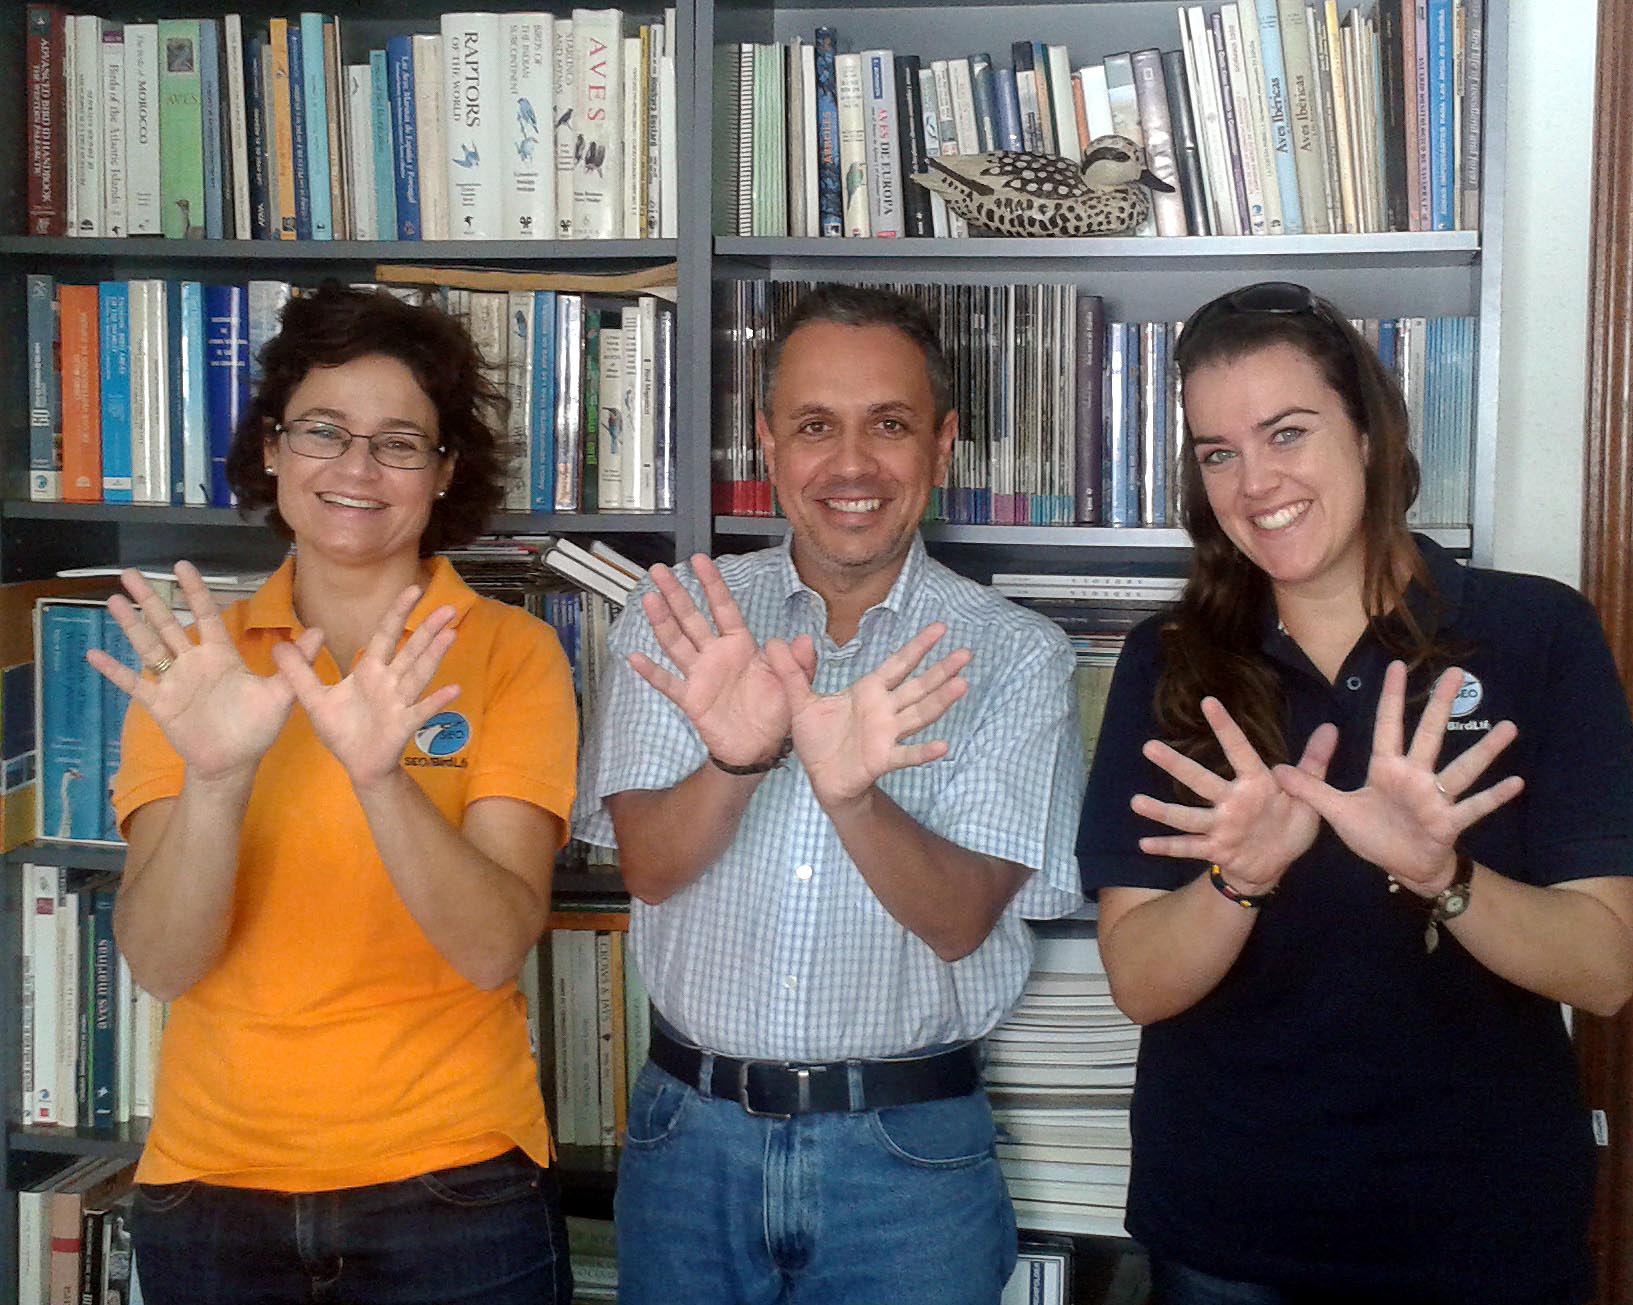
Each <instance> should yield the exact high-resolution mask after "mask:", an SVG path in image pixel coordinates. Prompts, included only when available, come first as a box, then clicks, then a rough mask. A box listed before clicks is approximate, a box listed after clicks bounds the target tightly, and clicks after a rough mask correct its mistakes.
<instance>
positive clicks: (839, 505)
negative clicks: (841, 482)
mask: <svg viewBox="0 0 1633 1305" xmlns="http://www.w3.org/2000/svg"><path fill="white" fill-rule="evenodd" d="M883 504H884V500H883V499H882V498H853V499H837V498H831V499H829V500H828V506H829V507H831V508H832V509H833V510H834V511H835V512H877V511H878V510H879V508H880V507H881V506H882V505H883Z"/></svg>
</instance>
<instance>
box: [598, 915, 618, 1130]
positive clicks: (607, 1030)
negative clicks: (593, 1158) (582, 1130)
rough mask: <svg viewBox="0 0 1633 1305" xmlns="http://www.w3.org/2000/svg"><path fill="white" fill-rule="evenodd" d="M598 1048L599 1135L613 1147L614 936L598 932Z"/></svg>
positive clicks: (615, 1127)
mask: <svg viewBox="0 0 1633 1305" xmlns="http://www.w3.org/2000/svg"><path fill="white" fill-rule="evenodd" d="M594 992H595V1049H596V1068H597V1070H598V1072H597V1074H596V1100H597V1104H598V1106H599V1111H598V1115H597V1120H598V1127H599V1136H598V1137H597V1139H596V1140H597V1141H598V1142H599V1143H600V1144H601V1145H602V1146H612V1145H613V1144H614V1143H615V1142H617V1140H618V1133H617V1126H616V1123H615V1120H616V1118H617V1116H616V1115H615V1113H614V1109H613V1082H612V1059H613V1058H612V1029H613V1021H612V935H611V934H608V933H597V934H596V935H595V989H594Z"/></svg>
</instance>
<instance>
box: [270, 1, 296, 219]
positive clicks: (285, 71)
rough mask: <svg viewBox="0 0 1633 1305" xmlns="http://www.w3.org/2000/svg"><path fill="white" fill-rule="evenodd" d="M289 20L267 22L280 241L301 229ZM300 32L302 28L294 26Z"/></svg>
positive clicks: (273, 180)
mask: <svg viewBox="0 0 1633 1305" xmlns="http://www.w3.org/2000/svg"><path fill="white" fill-rule="evenodd" d="M290 30H291V29H290V26H289V20H288V19H286V18H273V19H270V20H269V21H268V24H267V51H268V64H269V66H270V67H269V71H270V82H271V85H270V86H269V88H268V92H267V99H268V102H269V103H270V104H271V113H270V114H269V118H270V121H271V124H272V155H271V159H270V164H269V167H268V169H267V171H268V175H269V179H270V182H271V186H270V189H271V192H272V198H273V199H274V201H275V206H274V208H273V210H272V212H273V218H274V222H275V230H276V231H277V233H278V239H280V240H297V239H299V238H300V228H299V226H298V225H297V220H296V216H295V208H296V195H295V155H296V153H297V150H296V145H295V98H296V97H295V94H294V87H293V85H292V84H291V81H290V79H291V76H292V72H291V68H290V63H289V35H290ZM294 30H295V32H296V34H297V39H298V35H299V30H300V29H299V28H295V29H294Z"/></svg>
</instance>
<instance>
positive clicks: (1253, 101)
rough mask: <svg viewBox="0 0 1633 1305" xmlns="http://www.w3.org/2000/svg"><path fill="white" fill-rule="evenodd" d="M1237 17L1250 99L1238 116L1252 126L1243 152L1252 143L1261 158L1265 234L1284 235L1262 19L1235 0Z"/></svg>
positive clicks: (1250, 2)
mask: <svg viewBox="0 0 1633 1305" xmlns="http://www.w3.org/2000/svg"><path fill="white" fill-rule="evenodd" d="M1266 2H1267V3H1268V2H1269V0H1266ZM1236 18H1237V22H1236V26H1237V29H1238V30H1239V31H1240V33H1241V38H1242V68H1243V74H1244V79H1245V81H1246V83H1247V98H1248V112H1247V114H1246V116H1245V117H1243V116H1241V115H1240V114H1238V119H1237V120H1238V121H1242V122H1246V123H1248V124H1250V126H1249V132H1248V136H1249V139H1248V140H1244V141H1243V142H1242V144H1243V147H1244V151H1245V148H1246V147H1247V146H1248V145H1250V144H1251V146H1252V148H1253V152H1254V154H1255V155H1257V157H1258V168H1257V170H1258V174H1259V187H1260V189H1261V190H1262V191H1263V193H1264V226H1265V234H1266V235H1271V236H1278V235H1284V234H1286V230H1287V222H1286V216H1285V214H1284V213H1283V211H1282V202H1281V181H1280V179H1279V177H1278V175H1277V172H1276V148H1275V138H1274V133H1273V132H1272V131H1271V127H1270V90H1269V83H1268V81H1267V80H1266V77H1265V69H1264V48H1263V46H1262V44H1261V43H1260V40H1259V16H1258V13H1257V11H1256V10H1255V9H1254V0H1236Z"/></svg>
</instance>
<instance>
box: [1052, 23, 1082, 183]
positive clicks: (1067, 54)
mask: <svg viewBox="0 0 1633 1305" xmlns="http://www.w3.org/2000/svg"><path fill="white" fill-rule="evenodd" d="M1049 79H1050V83H1051V84H1052V85H1054V86H1055V87H1057V88H1059V91H1060V93H1061V95H1062V97H1063V99H1062V102H1061V103H1059V104H1057V105H1056V106H1055V148H1056V149H1057V150H1059V151H1060V156H1061V157H1062V158H1065V159H1071V160H1073V161H1074V162H1075V161H1077V160H1079V159H1081V158H1082V157H1083V147H1084V145H1085V144H1086V143H1087V142H1085V141H1080V140H1078V138H1077V106H1076V105H1075V104H1074V103H1073V102H1072V59H1071V51H1070V50H1068V49H1067V48H1066V47H1065V46H1064V45H1051V46H1050V47H1049Z"/></svg>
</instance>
